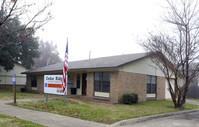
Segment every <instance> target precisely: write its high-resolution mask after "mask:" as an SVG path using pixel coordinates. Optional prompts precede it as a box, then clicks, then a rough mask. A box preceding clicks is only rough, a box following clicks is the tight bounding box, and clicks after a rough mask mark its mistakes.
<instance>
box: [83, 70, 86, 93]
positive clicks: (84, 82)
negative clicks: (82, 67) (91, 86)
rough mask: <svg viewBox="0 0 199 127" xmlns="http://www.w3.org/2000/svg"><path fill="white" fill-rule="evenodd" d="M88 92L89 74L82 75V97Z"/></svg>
mask: <svg viewBox="0 0 199 127" xmlns="http://www.w3.org/2000/svg"><path fill="white" fill-rule="evenodd" d="M86 92H87V73H83V74H82V95H86Z"/></svg>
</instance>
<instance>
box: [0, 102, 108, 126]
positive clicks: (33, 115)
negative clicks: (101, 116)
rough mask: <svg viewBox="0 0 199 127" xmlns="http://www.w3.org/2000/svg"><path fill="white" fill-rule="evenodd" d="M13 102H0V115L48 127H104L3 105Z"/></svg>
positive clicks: (84, 121) (89, 122)
mask: <svg viewBox="0 0 199 127" xmlns="http://www.w3.org/2000/svg"><path fill="white" fill-rule="evenodd" d="M30 100H35V99H20V100H17V101H30ZM10 102H13V100H0V114H4V115H8V116H13V117H17V118H20V119H24V120H28V121H32V122H34V123H38V124H41V125H45V126H48V127H104V126H107V125H106V124H100V123H96V122H91V121H86V120H81V119H78V118H72V117H67V116H62V115H58V114H53V113H48V112H41V111H35V110H29V109H23V108H19V107H16V106H12V105H7V104H5V103H10Z"/></svg>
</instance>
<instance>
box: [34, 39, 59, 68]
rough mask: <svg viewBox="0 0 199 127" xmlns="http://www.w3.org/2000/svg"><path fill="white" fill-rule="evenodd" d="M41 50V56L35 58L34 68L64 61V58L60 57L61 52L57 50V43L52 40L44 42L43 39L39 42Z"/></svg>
mask: <svg viewBox="0 0 199 127" xmlns="http://www.w3.org/2000/svg"><path fill="white" fill-rule="evenodd" d="M39 52H40V57H39V58H35V59H34V63H35V65H34V68H38V67H44V66H48V65H51V64H56V63H59V62H62V59H61V58H60V57H59V52H58V51H57V45H54V44H53V43H52V42H51V43H50V42H43V41H42V40H41V41H40V42H39Z"/></svg>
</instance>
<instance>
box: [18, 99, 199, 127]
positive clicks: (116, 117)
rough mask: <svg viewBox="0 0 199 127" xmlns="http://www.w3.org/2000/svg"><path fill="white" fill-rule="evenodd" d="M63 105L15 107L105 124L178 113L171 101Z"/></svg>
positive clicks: (73, 101) (39, 103) (51, 102)
mask: <svg viewBox="0 0 199 127" xmlns="http://www.w3.org/2000/svg"><path fill="white" fill-rule="evenodd" d="M63 104H64V101H63V99H52V100H49V102H48V103H45V102H44V100H41V101H32V102H18V103H17V106H20V107H23V108H29V109H34V110H40V111H46V112H52V113H57V114H61V115H66V116H71V117H76V118H80V119H84V120H90V121H95V122H99V123H106V124H112V123H115V122H117V121H120V120H125V119H130V118H137V117H143V116H149V115H155V114H161V113H167V112H176V111H179V110H178V109H175V108H174V106H173V102H171V101H147V102H142V103H138V104H134V105H124V104H105V103H99V102H92V101H86V100H80V99H72V98H67V104H66V106H63ZM196 108H199V106H197V105H191V104H186V106H185V110H191V109H196Z"/></svg>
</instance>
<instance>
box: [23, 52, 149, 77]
mask: <svg viewBox="0 0 199 127" xmlns="http://www.w3.org/2000/svg"><path fill="white" fill-rule="evenodd" d="M147 56H148V54H147V53H137V54H128V55H117V56H109V57H101V58H95V59H90V60H80V61H72V62H69V71H75V70H76V71H78V70H92V69H116V68H118V67H120V66H122V65H125V64H128V63H131V62H134V61H137V60H140V59H142V58H145V57H147ZM62 69H63V63H57V64H53V65H49V66H45V67H41V68H35V69H32V70H30V71H27V72H23V73H22V74H29V73H42V72H55V71H60V72H62Z"/></svg>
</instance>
